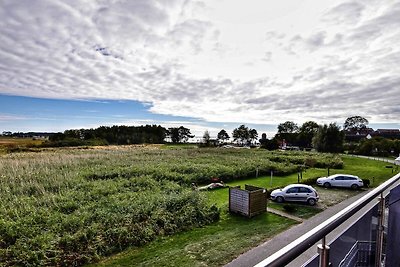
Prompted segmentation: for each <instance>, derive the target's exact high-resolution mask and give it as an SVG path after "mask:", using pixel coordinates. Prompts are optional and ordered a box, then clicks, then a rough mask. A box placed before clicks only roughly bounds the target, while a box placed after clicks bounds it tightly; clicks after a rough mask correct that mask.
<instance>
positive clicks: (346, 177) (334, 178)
mask: <svg viewBox="0 0 400 267" xmlns="http://www.w3.org/2000/svg"><path fill="white" fill-rule="evenodd" d="M317 185H320V186H324V187H326V188H329V187H331V186H336V187H347V188H352V189H358V188H360V187H363V186H364V183H363V181H362V180H361V179H360V178H359V177H358V176H355V175H350V174H334V175H331V176H328V177H321V178H318V179H317Z"/></svg>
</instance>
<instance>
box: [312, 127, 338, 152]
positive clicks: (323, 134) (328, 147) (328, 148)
mask: <svg viewBox="0 0 400 267" xmlns="http://www.w3.org/2000/svg"><path fill="white" fill-rule="evenodd" d="M343 142H344V133H343V131H341V130H340V126H338V125H337V124H336V123H330V124H329V126H328V125H326V124H324V125H323V126H319V128H318V131H317V133H316V135H315V136H314V138H313V146H314V148H316V149H317V151H319V152H331V153H339V152H342V151H343Z"/></svg>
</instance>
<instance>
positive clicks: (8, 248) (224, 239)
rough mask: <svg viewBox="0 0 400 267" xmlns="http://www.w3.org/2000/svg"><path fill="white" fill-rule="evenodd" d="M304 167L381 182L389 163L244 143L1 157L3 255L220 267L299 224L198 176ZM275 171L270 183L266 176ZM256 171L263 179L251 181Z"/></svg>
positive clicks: (291, 174) (289, 178) (28, 260)
mask: <svg viewBox="0 0 400 267" xmlns="http://www.w3.org/2000/svg"><path fill="white" fill-rule="evenodd" d="M304 163H309V164H310V165H313V166H314V168H310V169H308V170H306V172H305V173H304V174H303V178H305V179H306V178H313V177H314V178H315V177H317V176H320V175H322V174H324V173H326V169H324V168H323V167H327V166H336V167H339V168H342V167H343V165H344V169H341V170H333V169H331V172H333V171H338V172H344V171H346V172H350V173H354V174H357V173H360V174H363V175H365V176H366V175H369V176H373V177H375V181H376V183H378V182H380V181H383V180H384V179H386V178H388V177H390V176H391V175H390V174H388V173H387V172H388V169H385V168H383V167H382V166H384V165H385V163H376V164H375V163H373V162H370V161H368V160H362V159H355V158H354V159H353V158H348V159H347V158H345V159H344V161H342V160H341V159H340V157H338V156H332V155H329V154H316V153H301V152H279V151H276V152H268V151H265V150H247V149H245V150H236V149H197V148H192V147H187V146H184V147H171V146H121V147H101V148H73V149H69V148H64V149H41V150H40V151H38V152H35V153H31V152H23V153H12V154H5V155H1V156H0V182H1V184H2V186H1V187H0V194H1V196H2V197H1V198H0V258H1V259H2V264H3V263H4V265H24V266H26V265H30V266H43V265H48V266H54V265H65V266H70V265H82V264H85V263H90V262H95V261H98V260H99V259H101V258H103V257H104V256H107V255H110V254H115V253H116V252H118V251H122V250H124V249H125V248H127V247H132V246H133V247H136V248H134V249H133V250H132V253H133V254H131V253H130V252H129V250H128V251H127V252H124V254H123V255H125V256H120V255H118V256H115V257H116V258H115V259H118V261H121V262H126V264H128V265H153V264H154V263H155V262H154V261H156V262H160V263H162V264H164V263H165V265H181V264H183V265H187V266H189V265H190V266H191V265H220V264H223V263H225V262H227V261H229V260H230V259H233V258H234V257H235V256H236V255H237V254H238V253H240V252H242V251H245V250H247V249H249V248H250V247H252V246H255V245H257V244H259V243H260V242H262V241H264V240H265V239H268V238H269V237H271V236H272V235H274V234H276V233H277V232H279V231H282V230H283V229H286V228H287V227H289V226H290V225H293V223H294V222H293V221H290V220H286V219H284V220H282V218H280V217H279V216H275V215H272V214H264V215H261V216H258V217H257V218H254V219H252V220H248V219H245V218H241V217H238V216H233V215H230V214H228V213H227V190H225V189H223V190H216V191H210V192H198V191H193V190H192V189H191V187H190V184H191V182H197V183H199V184H201V183H208V182H209V181H210V180H211V178H214V177H219V178H221V179H223V180H224V181H226V182H227V183H228V184H229V185H236V184H241V185H243V184H245V183H250V184H253V185H258V186H263V187H267V188H269V189H270V188H271V187H277V186H283V185H285V184H287V183H292V182H294V181H297V170H298V167H299V166H303V164H304ZM369 163H370V164H369ZM379 164H380V165H379ZM357 166H359V167H357ZM371 166H372V167H371ZM271 169H272V170H274V173H275V174H276V175H275V176H274V178H273V182H272V185H270V184H269V183H270V179H269V176H265V175H266V174H268V173H269V170H271ZM256 170H258V171H256ZM257 172H258V173H259V174H260V177H258V178H251V177H254V176H255V174H256V173H257ZM278 175H280V176H278ZM363 175H361V176H362V177H363V178H364V176H363ZM265 225H268V227H265ZM154 240H155V241H154ZM234 241H238V242H236V243H235V242H234ZM239 241H240V242H239ZM175 242H176V243H175ZM230 243H235V244H232V245H231V246H227V244H230ZM174 247H175V248H177V250H179V249H182V251H183V253H185V251H186V254H188V255H187V256H184V255H183V254H179V253H177V252H174V251H173V248H174ZM170 248H171V249H172V251H171V250H170ZM178 248H179V249H178ZM147 249H149V250H147ZM188 251H190V253H189V252H188ZM135 253H136V254H137V253H138V254H137V255H136V256H134V255H135ZM156 255H160V256H156ZM125 257H127V259H125ZM113 259H114V258H113ZM175 261H176V262H175ZM181 261H182V262H181ZM185 262H186V263H187V264H185ZM105 264H111V265H113V264H114V263H113V262H112V261H107V262H106V263H105ZM116 265H118V264H116Z"/></svg>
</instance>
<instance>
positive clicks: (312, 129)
mask: <svg viewBox="0 0 400 267" xmlns="http://www.w3.org/2000/svg"><path fill="white" fill-rule="evenodd" d="M318 128H319V125H318V123H316V122H314V121H307V122H305V123H303V125H301V127H300V129H299V134H298V136H297V143H298V145H299V146H301V147H308V148H309V147H311V146H312V139H313V137H314V135H315V134H316V133H317V131H318Z"/></svg>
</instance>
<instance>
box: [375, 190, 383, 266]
mask: <svg viewBox="0 0 400 267" xmlns="http://www.w3.org/2000/svg"><path fill="white" fill-rule="evenodd" d="M378 199H379V206H378V225H377V228H376V250H375V251H376V254H375V267H381V266H382V247H383V230H384V226H383V225H384V222H385V198H384V197H383V193H381V195H380V197H379V198H378Z"/></svg>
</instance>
